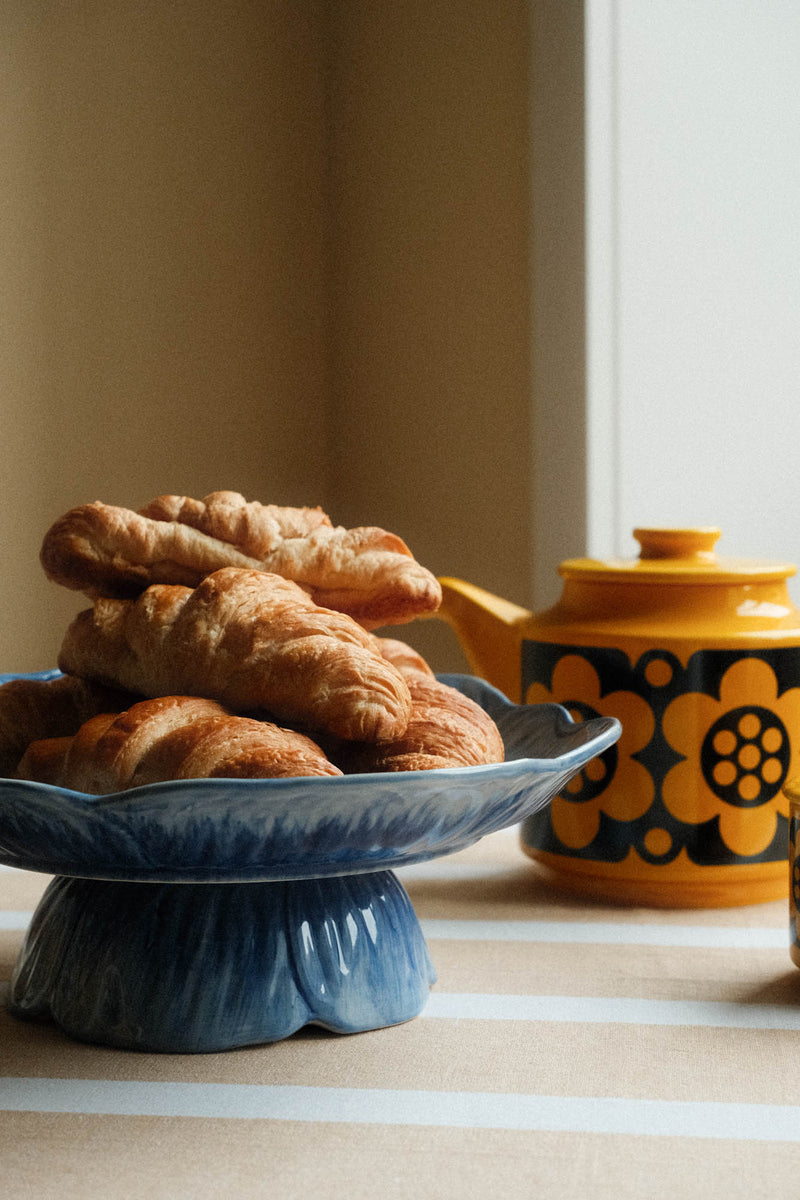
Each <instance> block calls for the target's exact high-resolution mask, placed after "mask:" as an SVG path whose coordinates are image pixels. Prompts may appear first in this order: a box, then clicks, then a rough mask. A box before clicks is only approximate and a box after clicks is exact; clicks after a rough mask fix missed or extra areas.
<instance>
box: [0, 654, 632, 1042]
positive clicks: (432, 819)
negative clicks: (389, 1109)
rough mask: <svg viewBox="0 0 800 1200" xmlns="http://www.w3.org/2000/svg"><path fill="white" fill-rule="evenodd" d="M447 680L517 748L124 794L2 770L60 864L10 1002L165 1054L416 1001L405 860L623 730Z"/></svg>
mask: <svg viewBox="0 0 800 1200" xmlns="http://www.w3.org/2000/svg"><path fill="white" fill-rule="evenodd" d="M56 674H57V672H42V673H39V674H38V675H36V676H34V677H35V678H48V677H52V676H54V675H56ZM7 678H12V677H11V676H2V677H0V681H3V680H5V679H7ZM17 678H18V676H17ZM27 678H31V676H27ZM439 678H440V679H441V680H442V682H444V683H448V684H450V686H452V687H457V688H458V689H459V690H460V691H462V692H464V693H465V694H466V695H468V696H470V697H472V699H474V700H476V701H477V702H478V703H479V704H481V705H482V707H483V708H484V709H486V711H487V712H489V713H490V714H491V715H492V717H493V718H494V719H495V721H496V722H497V724H498V726H499V728H500V730H501V733H502V735H503V740H504V742H505V747H506V755H507V758H506V761H505V762H504V763H501V764H497V765H494V766H487V767H465V768H461V769H459V770H435V771H423V772H407V773H399V774H378V775H351V776H342V777H330V778H324V779H311V778H300V779H277V780H255V779H240V780H219V779H200V780H186V781H176V782H171V783H164V784H154V785H151V786H148V787H142V788H136V789H134V790H132V791H127V792H120V793H117V794H116V795H113V796H89V795H84V794H82V793H79V792H72V791H68V790H66V789H63V788H57V787H50V786H47V785H44V784H36V783H29V782H26V781H21V780H11V779H8V780H2V781H0V862H4V863H6V864H7V865H11V866H15V867H21V868H24V869H27V870H31V871H41V872H46V873H47V874H49V875H53V876H54V878H53V880H52V881H51V882H50V884H49V885H48V887H47V889H46V891H45V893H44V896H43V897H42V900H41V902H40V904H39V906H38V908H37V909H36V912H35V913H34V915H33V919H32V921H31V924H30V927H29V929H28V932H27V934H26V937H25V940H24V943H23V946H22V949H21V951H20V955H19V959H18V961H17V964H16V967H15V970H14V974H13V977H12V981H11V989H10V1000H9V1007H10V1009H11V1011H12V1012H13V1013H14V1014H16V1015H17V1016H20V1017H28V1018H34V1019H42V1020H52V1021H54V1022H55V1023H56V1025H58V1026H59V1028H61V1029H62V1030H63V1031H64V1032H65V1033H67V1034H68V1035H70V1036H72V1037H75V1038H78V1039H80V1040H82V1041H89V1042H96V1043H100V1044H104V1045H109V1046H116V1047H121V1048H124V1049H138V1050H148V1051H165V1052H171V1053H191V1052H208V1051H218V1050H228V1049H232V1048H234V1047H237V1046H245V1045H251V1044H255V1043H261V1042H273V1041H278V1040H280V1039H281V1038H285V1037H288V1036H289V1035H290V1034H292V1033H294V1032H295V1031H296V1030H298V1029H300V1028H301V1027H302V1026H304V1025H307V1024H310V1023H313V1024H316V1025H321V1026H323V1027H324V1028H326V1029H330V1030H335V1031H337V1032H339V1033H356V1032H362V1031H364V1030H367V1029H377V1028H382V1027H384V1026H389V1025H395V1024H398V1023H399V1022H401V1021H407V1020H409V1019H411V1018H412V1017H414V1016H416V1015H417V1014H418V1013H419V1012H420V1011H421V1010H422V1008H423V1007H424V1005H425V1003H426V1000H427V997H428V993H429V991H430V987H431V984H432V983H433V982H434V980H435V978H436V976H435V972H434V969H433V966H432V964H431V960H430V956H429V954H428V949H427V946H426V944H425V940H424V938H423V935H422V931H421V929H420V926H419V922H418V920H417V917H416V914H415V913H414V910H413V907H412V905H411V902H410V900H409V898H408V895H407V894H406V892H405V890H404V888H403V886H402V884H401V883H400V881H399V880H398V878H397V876H396V875H395V874H394V869H395V868H396V867H399V866H403V865H406V864H409V863H415V862H421V861H424V860H426V859H431V858H435V857H437V856H439V855H443V854H451V853H454V852H455V851H457V850H461V849H463V848H464V847H466V846H469V845H471V844H472V843H473V842H476V841H478V839H479V838H481V837H483V836H485V835H486V834H489V833H493V832H495V831H496V830H499V829H503V828H505V827H506V826H509V825H516V824H518V823H519V822H520V821H522V820H523V819H524V818H525V817H528V816H530V815H531V814H533V813H534V812H536V811H538V810H539V809H541V808H542V807H543V806H544V805H546V804H547V803H548V802H549V801H550V799H551V798H552V797H553V796H554V795H555V794H556V793H557V792H559V791H560V790H561V789H562V788H563V787H564V785H565V783H566V782H567V780H569V779H570V778H571V777H572V776H573V775H575V774H577V773H578V772H579V771H581V770H582V768H583V767H584V765H585V764H586V763H587V762H588V761H589V760H590V759H592V758H594V757H595V755H597V754H600V753H602V752H603V751H604V750H606V749H607V748H608V747H609V746H611V745H612V744H613V743H614V742H615V741H616V740H617V738H618V737H619V734H620V732H621V728H620V725H619V722H618V721H616V720H615V719H614V718H611V717H600V718H596V719H593V720H589V721H586V722H583V723H579V724H576V723H575V722H573V721H572V720H571V718H570V717H569V715H568V714H567V712H566V710H565V709H563V708H561V707H560V706H558V705H554V704H543V705H535V706H528V705H514V704H511V703H510V702H509V701H508V700H507V699H506V697H505V696H503V695H502V694H501V693H500V692H498V691H497V690H496V689H494V688H492V687H490V686H489V685H488V684H486V683H484V682H482V681H481V680H479V679H476V678H474V677H472V676H466V675H442V676H440V677H439Z"/></svg>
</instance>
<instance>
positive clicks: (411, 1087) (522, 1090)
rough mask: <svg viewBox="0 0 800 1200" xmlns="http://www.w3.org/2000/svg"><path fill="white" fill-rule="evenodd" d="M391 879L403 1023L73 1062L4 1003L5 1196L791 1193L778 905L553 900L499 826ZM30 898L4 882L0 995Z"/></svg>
mask: <svg viewBox="0 0 800 1200" xmlns="http://www.w3.org/2000/svg"><path fill="white" fill-rule="evenodd" d="M398 875H399V876H400V878H401V879H402V880H403V882H404V884H405V886H406V888H407V890H408V892H409V895H410V897H411V899H412V901H413V903H414V907H415V909H416V912H417V915H418V916H419V918H420V920H421V922H422V927H423V931H424V933H425V936H426V939H427V942H428V946H429V949H430V952H431V955H432V958H433V961H434V965H435V967H436V970H437V972H438V980H437V982H436V984H435V985H434V987H433V989H432V991H431V995H430V1000H429V1003H428V1004H427V1007H426V1008H425V1010H424V1012H423V1013H422V1015H421V1016H419V1017H417V1018H415V1019H414V1020H412V1021H409V1022H408V1023H406V1024H404V1025H399V1026H395V1027H393V1028H389V1029H382V1030H377V1031H375V1032H370V1033H363V1034H357V1035H351V1036H340V1035H336V1034H331V1033H327V1032H325V1031H322V1030H319V1029H314V1028H310V1027H309V1028H306V1029H305V1030H302V1031H301V1032H299V1033H298V1034H295V1035H294V1036H293V1037H291V1038H289V1039H288V1040H286V1041H284V1042H279V1043H277V1044H274V1045H265V1046H256V1047H252V1048H246V1049H241V1050H235V1051H230V1052H226V1053H216V1054H203V1055H172V1054H166V1055H158V1054H146V1053H136V1052H120V1051H116V1050H112V1049H109V1048H104V1047H100V1046H91V1045H84V1044H81V1043H78V1042H75V1041H72V1040H70V1039H68V1038H67V1037H65V1036H64V1035H63V1034H62V1033H60V1032H59V1031H58V1030H57V1029H56V1028H54V1027H53V1026H51V1025H43V1024H35V1023H30V1022H27V1021H20V1020H18V1019H16V1018H15V1017H12V1016H11V1015H10V1014H9V1013H8V1012H7V1011H6V1009H5V1004H3V1005H2V1008H0V1179H2V1181H3V1195H8V1196H9V1197H26V1198H27V1197H36V1198H37V1200H49V1198H50V1197H53V1198H55V1197H59V1198H60V1200H72V1198H80V1200H94V1197H103V1198H106V1197H108V1196H110V1195H115V1196H116V1195H118V1196H124V1197H126V1198H136V1197H145V1196H146V1197H148V1198H150V1200H167V1198H169V1200H173V1198H179V1197H180V1198H182V1197H192V1198H196V1200H204V1198H206V1197H262V1196H263V1197H271V1198H274V1200H283V1198H284V1197H285V1198H287V1200H288V1198H292V1200H294V1198H295V1197H298V1198H299V1197H304V1198H305V1197H309V1196H313V1197H317V1198H323V1200H324V1198H327V1197H332V1198H338V1197H347V1198H348V1200H362V1198H363V1200H367V1198H369V1200H373V1198H375V1197H387V1198H391V1197H415V1198H420V1197H427V1196H431V1197H434V1196H436V1197H444V1198H448V1197H453V1198H454V1200H455V1198H456V1197H457V1198H458V1200H465V1198H470V1197H476V1198H477V1197H481V1198H483V1197H493V1196H500V1197H503V1200H512V1198H514V1197H526V1198H527V1197H533V1196H537V1197H538V1196H540V1195H541V1196H547V1197H548V1198H553V1197H555V1198H561V1197H563V1198H572V1197H576V1198H577V1197H581V1198H582V1200H585V1198H587V1197H588V1198H590V1200H606V1197H608V1198H609V1200H610V1198H611V1197H615V1198H616V1200H620V1198H627V1197H630V1198H631V1200H633V1198H635V1200H653V1198H659V1197H670V1200H674V1198H675V1197H684V1196H701V1195H702V1196H712V1197H716V1196H719V1197H725V1198H736V1197H748V1200H751V1198H752V1197H754V1196H759V1197H760V1196H764V1197H767V1196H769V1197H776V1196H781V1195H785V1196H794V1195H796V1194H797V1193H798V1189H799V1188H800V1184H798V1182H797V1177H798V1171H800V1082H798V1075H799V1071H798V1066H799V1065H800V972H798V971H797V969H796V968H795V967H794V966H793V964H792V963H791V960H790V959H789V956H788V949H787V946H788V934H787V920H788V917H787V905H786V904H783V903H772V904H765V905H758V906H753V907H750V908H734V909H719V910H701V911H686V910H649V909H641V908H631V907H615V906H614V905H609V904H602V903H596V902H593V901H591V900H587V899H585V898H575V897H571V896H570V895H569V894H568V893H566V892H563V891H560V890H559V889H558V888H556V887H555V886H554V885H553V883H552V882H551V881H550V880H549V879H548V878H547V877H546V876H545V874H544V873H543V872H542V871H541V870H540V869H539V868H538V867H537V866H536V865H535V864H534V863H532V862H531V861H530V860H529V859H528V858H526V857H525V856H524V855H523V853H522V851H521V849H520V848H519V843H518V839H517V832H516V831H515V830H506V831H504V832H502V833H498V834H494V835H492V836H490V837H487V838H485V839H484V840H483V841H482V842H480V843H479V844H477V845H476V846H473V847H471V848H470V849H469V850H466V851H463V852H461V853H459V854H457V855H453V856H451V857H447V858H441V859H438V860H436V861H433V862H430V863H426V864H422V865H419V866H416V867H408V868H404V869H403V870H401V871H399V872H398ZM47 882H48V880H47V877H45V876H43V875H36V874H32V873H27V872H21V871H17V870H13V869H8V868H4V869H2V870H0V981H2V982H1V983H0V988H1V989H2V998H3V1000H4V999H5V997H6V996H7V989H8V980H9V978H10V975H11V971H12V968H13V964H14V961H15V959H16V956H17V953H18V951H19V948H20V945H21V942H22V938H23V935H24V930H25V927H26V925H27V923H28V921H29V919H30V915H31V912H32V910H33V908H34V907H35V905H36V903H37V901H38V898H39V896H40V895H41V893H42V891H43V890H44V887H45V885H46V883H47ZM209 986H213V981H211V980H210V981H209Z"/></svg>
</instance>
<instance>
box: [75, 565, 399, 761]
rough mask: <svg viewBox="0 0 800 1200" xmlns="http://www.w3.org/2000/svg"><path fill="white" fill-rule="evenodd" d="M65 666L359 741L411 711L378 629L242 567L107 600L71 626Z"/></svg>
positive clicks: (386, 733)
mask: <svg viewBox="0 0 800 1200" xmlns="http://www.w3.org/2000/svg"><path fill="white" fill-rule="evenodd" d="M59 665H60V667H61V669H62V671H67V672H69V673H70V674H75V675H82V676H85V677H87V678H90V679H95V680H98V681H100V682H104V683H110V684H114V685H116V686H119V687H124V688H127V689H130V690H132V691H135V692H138V693H141V694H142V695H145V696H170V695H179V694H186V695H194V696H206V697H208V698H210V699H213V700H217V701H218V702H219V703H221V704H224V705H226V706H227V707H229V708H231V709H233V710H234V711H238V712H248V711H252V710H255V709H258V710H266V711H267V712H269V713H270V714H272V716H274V717H275V719H276V720H278V721H282V722H285V723H287V724H290V725H301V726H302V727H304V728H308V729H311V730H317V729H321V730H325V731H327V732H329V733H332V734H334V735H335V736H337V737H342V738H347V739H358V740H365V741H374V740H379V739H390V738H395V737H399V736H400V735H401V734H402V733H403V731H404V730H405V727H406V725H407V724H408V719H409V716H410V714H411V697H410V694H409V690H408V685H407V684H406V682H405V680H404V679H403V676H402V675H401V674H400V672H399V671H398V670H397V669H396V668H395V667H393V666H392V664H391V663H389V662H387V661H386V659H384V658H383V657H382V655H381V654H380V653H379V652H378V651H377V649H376V648H375V645H374V639H373V635H372V634H370V633H368V632H367V631H366V630H365V629H363V628H362V627H361V626H360V625H358V624H357V623H356V622H355V621H353V620H352V619H351V618H350V617H348V616H346V615H345V614H344V613H339V612H333V611H331V610H329V609H326V608H321V607H319V606H318V605H317V604H315V603H314V601H313V600H312V599H311V598H310V597H309V596H308V595H307V594H306V593H305V592H304V591H303V590H302V588H300V587H298V586H297V584H294V583H292V582H291V581H290V580H287V579H283V578H282V577H281V576H278V575H271V574H266V573H264V572H260V571H248V570H237V569H236V568H234V567H227V568H224V569H223V570H221V571H216V572H214V573H213V574H212V575H208V576H207V577H206V578H205V579H204V580H203V581H202V583H200V584H199V585H198V586H197V587H196V588H194V589H192V588H187V587H180V586H177V585H176V586H169V585H162V584H154V585H153V586H151V587H149V588H147V589H146V590H145V591H144V592H143V593H142V594H141V595H140V596H139V597H138V598H137V599H136V600H114V599H98V600H96V601H95V604H94V607H93V608H91V609H87V610H85V611H84V612H82V613H79V614H78V616H77V617H76V618H75V620H74V621H73V622H72V624H71V625H70V627H69V629H68V630H67V633H66V636H65V638H64V642H63V644H62V648H61V653H60V656H59Z"/></svg>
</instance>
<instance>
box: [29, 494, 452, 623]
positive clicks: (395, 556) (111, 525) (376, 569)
mask: <svg viewBox="0 0 800 1200" xmlns="http://www.w3.org/2000/svg"><path fill="white" fill-rule="evenodd" d="M40 558H41V562H42V566H43V568H44V570H45V573H46V574H47V576H48V578H49V579H51V580H53V581H54V582H56V583H61V584H64V585H65V586H66V587H71V588H75V589H77V590H79V591H84V592H87V593H88V594H89V595H92V596H115V597H131V596H135V595H137V594H138V593H139V592H141V591H142V590H143V589H144V588H145V587H147V586H149V585H150V584H152V583H178V584H182V585H185V586H188V587H195V586H196V585H197V584H198V583H199V582H200V581H201V579H203V578H204V577H205V576H206V575H208V574H210V573H211V572H213V571H216V570H219V569H220V568H222V567H228V566H232V567H241V568H250V569H255V570H261V571H266V572H269V573H272V574H276V575H282V576H284V578H286V579H291V580H293V581H294V582H296V583H298V584H300V585H301V586H302V587H303V588H304V589H305V590H306V591H307V592H308V593H309V594H310V595H311V596H312V597H313V598H314V600H315V601H316V602H317V604H319V605H321V606H322V607H325V608H332V609H336V610H337V611H339V612H346V613H348V614H349V615H350V616H352V617H354V618H355V619H356V620H358V621H359V622H360V623H361V624H363V625H364V626H365V627H366V628H370V629H373V628H375V627H377V626H379V625H394V624H401V623H403V622H406V621H410V620H412V619H413V618H414V617H417V616H421V615H423V614H426V613H431V612H434V611H435V610H436V609H437V608H438V606H439V604H440V602H441V587H440V585H439V582H438V580H437V579H436V577H435V576H434V575H432V574H431V572H430V571H428V570H426V569H425V568H424V567H422V566H421V565H420V564H419V563H418V562H417V561H416V559H415V558H414V557H413V555H412V554H411V552H410V550H409V549H408V547H407V546H406V545H405V543H404V542H403V541H402V540H401V539H400V538H399V537H396V536H395V535H394V534H392V533H387V532H386V531H385V530H383V529H377V528H361V529H344V528H342V527H340V526H337V527H335V528H334V526H333V525H332V523H331V521H330V518H329V517H328V516H326V514H325V513H324V512H322V510H321V509H319V508H283V507H280V506H278V505H265V504H259V503H258V502H256V501H251V502H249V503H248V502H247V501H246V500H245V499H244V497H243V496H241V495H239V493H238V492H212V493H211V494H210V495H208V496H206V497H205V499H203V500H193V499H191V498H190V497H187V496H158V497H157V498H156V499H155V500H153V501H152V502H151V503H150V504H148V505H146V506H145V507H144V508H143V509H141V510H140V512H138V513H136V512H133V511H131V510H129V509H126V508H117V507H113V506H111V505H107V504H101V503H99V502H95V503H94V504H84V505H81V506H79V507H78V508H74V509H71V510H70V511H69V512H68V513H66V514H65V515H64V516H63V517H61V518H60V519H59V520H58V521H56V522H55V524H54V525H53V526H52V527H51V528H50V529H49V530H48V532H47V534H46V535H45V538H44V541H43V543H42V548H41V554H40Z"/></svg>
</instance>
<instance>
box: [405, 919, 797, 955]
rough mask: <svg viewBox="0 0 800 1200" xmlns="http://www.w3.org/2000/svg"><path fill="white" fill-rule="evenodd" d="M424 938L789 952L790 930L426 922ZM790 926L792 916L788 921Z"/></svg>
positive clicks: (588, 923)
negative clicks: (777, 950)
mask: <svg viewBox="0 0 800 1200" xmlns="http://www.w3.org/2000/svg"><path fill="white" fill-rule="evenodd" d="M420 924H421V925H422V931H423V933H424V934H425V937H427V938H432V939H452V940H455V941H468V942H573V943H583V944H587V945H591V944H597V945H600V944H602V945H614V944H617V945H631V944H632V945H638V946H687V947H693V946H698V947H706V948H712V947H716V948H719V949H743V950H744V949H747V950H753V949H755V950H773V949H779V950H786V951H787V953H788V950H787V947H788V945H789V934H788V929H787V927H781V928H776V927H774V926H770V927H767V928H754V927H751V926H749V925H737V926H733V925H731V926H726V925H648V924H644V923H641V924H637V923H635V922H631V923H626V922H624V921H480V920H476V921H468V920H423V921H421V922H420ZM787 924H788V917H787Z"/></svg>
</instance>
